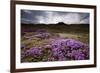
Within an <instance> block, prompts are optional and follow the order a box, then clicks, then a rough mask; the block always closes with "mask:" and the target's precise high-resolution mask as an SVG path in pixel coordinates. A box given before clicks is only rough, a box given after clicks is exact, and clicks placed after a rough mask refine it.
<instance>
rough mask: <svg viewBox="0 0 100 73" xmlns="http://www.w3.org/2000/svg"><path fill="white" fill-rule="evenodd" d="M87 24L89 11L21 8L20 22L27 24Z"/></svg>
mask: <svg viewBox="0 0 100 73" xmlns="http://www.w3.org/2000/svg"><path fill="white" fill-rule="evenodd" d="M59 22H64V23H66V24H80V23H82V24H89V13H79V12H60V11H37V10H21V23H25V24H29V23H33V24H41V23H45V24H52V23H53V24H56V23H59Z"/></svg>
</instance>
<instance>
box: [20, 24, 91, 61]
mask: <svg viewBox="0 0 100 73" xmlns="http://www.w3.org/2000/svg"><path fill="white" fill-rule="evenodd" d="M89 49H90V48H89V24H71V25H65V24H62V25H61V24H55V25H54V24H49V25H46V24H21V62H48V61H71V60H87V59H89Z"/></svg>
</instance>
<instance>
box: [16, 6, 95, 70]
mask: <svg viewBox="0 0 100 73" xmlns="http://www.w3.org/2000/svg"><path fill="white" fill-rule="evenodd" d="M21 9H27V10H49V11H63V12H88V13H90V24H89V25H90V30H89V31H90V33H89V35H90V36H91V37H89V40H90V41H89V42H90V59H89V60H77V61H57V62H56V61H55V62H35V63H21V61H20V60H21V56H20V55H21V54H20V52H21V50H20V39H21V34H20V25H21V13H20V12H21ZM15 15H16V18H15V19H16V20H15V25H16V38H15V40H16V46H15V48H16V49H15V51H16V55H15V56H16V59H15V61H16V62H15V63H16V69H23V68H41V67H42V68H43V67H57V66H75V65H77V66H78V65H90V64H94V10H93V9H86V8H71V7H51V6H39V5H38V6H36V5H20V4H17V5H16V10H15Z"/></svg>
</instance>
